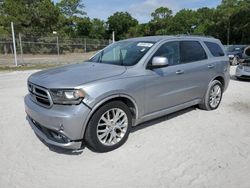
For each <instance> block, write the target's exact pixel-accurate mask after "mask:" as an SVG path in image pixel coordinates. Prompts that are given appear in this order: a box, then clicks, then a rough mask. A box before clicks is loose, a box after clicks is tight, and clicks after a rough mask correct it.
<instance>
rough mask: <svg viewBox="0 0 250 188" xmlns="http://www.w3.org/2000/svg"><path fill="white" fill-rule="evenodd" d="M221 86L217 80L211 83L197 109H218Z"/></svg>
mask: <svg viewBox="0 0 250 188" xmlns="http://www.w3.org/2000/svg"><path fill="white" fill-rule="evenodd" d="M222 93H223V90H222V84H221V82H220V81H218V80H214V81H212V82H211V83H210V84H209V86H208V90H207V92H206V95H205V97H204V99H203V102H202V103H201V104H199V107H200V108H201V109H204V110H215V109H217V108H218V107H219V105H220V102H221V99H222Z"/></svg>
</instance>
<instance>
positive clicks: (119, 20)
mask: <svg viewBox="0 0 250 188" xmlns="http://www.w3.org/2000/svg"><path fill="white" fill-rule="evenodd" d="M107 24H108V31H109V34H111V33H112V32H113V31H114V32H115V34H116V39H117V40H120V39H123V38H125V37H126V34H127V33H128V31H129V29H130V28H131V27H134V26H136V25H137V24H138V21H137V20H136V19H134V18H133V17H132V16H131V15H130V14H129V13H128V12H116V13H114V14H113V15H112V16H110V17H108V21H107Z"/></svg>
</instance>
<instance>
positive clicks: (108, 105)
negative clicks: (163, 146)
mask: <svg viewBox="0 0 250 188" xmlns="http://www.w3.org/2000/svg"><path fill="white" fill-rule="evenodd" d="M228 83H229V59H228V57H227V56H226V54H225V52H224V51H223V46H222V44H221V42H220V41H219V40H217V39H215V38H210V37H196V36H155V37H143V38H133V39H128V40H123V41H119V42H116V43H114V44H111V45H110V46H108V47H106V48H104V49H103V50H101V51H100V52H99V53H97V54H96V55H94V56H93V57H92V58H91V59H89V60H88V61H87V62H84V63H80V64H74V65H68V66H64V67H60V68H54V69H50V70H45V71H41V72H38V73H35V74H33V75H31V76H30V77H29V78H28V89H29V94H28V95H27V96H26V97H25V110H26V113H27V117H28V118H27V119H28V120H29V121H30V124H31V125H32V128H33V129H34V131H35V133H36V134H37V135H38V136H39V137H40V138H41V139H42V140H44V141H45V142H46V143H48V144H52V145H55V146H60V147H63V148H68V149H79V148H81V147H82V144H83V143H84V144H87V146H89V148H92V149H93V150H94V151H97V152H107V151H111V150H113V149H116V148H118V147H119V146H121V145H122V144H123V143H124V142H125V141H126V140H127V138H128V135H129V132H130V130H131V128H132V127H133V126H136V125H138V124H140V123H142V122H145V121H148V120H151V119H154V118H157V117H160V116H164V115H166V114H169V113H172V112H175V111H178V110H181V109H183V108H187V107H189V106H192V105H199V107H200V108H202V109H205V110H214V109H216V108H217V107H218V106H219V104H220V102H221V98H222V94H223V92H224V91H225V90H226V88H227V86H228Z"/></svg>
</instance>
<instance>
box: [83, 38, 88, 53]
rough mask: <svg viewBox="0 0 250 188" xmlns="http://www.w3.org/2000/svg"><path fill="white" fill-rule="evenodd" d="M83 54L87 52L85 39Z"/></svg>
mask: <svg viewBox="0 0 250 188" xmlns="http://www.w3.org/2000/svg"><path fill="white" fill-rule="evenodd" d="M84 52H85V53H86V52H87V43H86V38H84Z"/></svg>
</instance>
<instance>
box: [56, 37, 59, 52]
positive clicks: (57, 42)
mask: <svg viewBox="0 0 250 188" xmlns="http://www.w3.org/2000/svg"><path fill="white" fill-rule="evenodd" d="M56 46H57V55H58V57H59V53H60V49H59V41H58V36H56Z"/></svg>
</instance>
